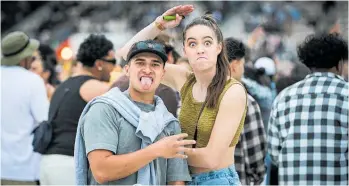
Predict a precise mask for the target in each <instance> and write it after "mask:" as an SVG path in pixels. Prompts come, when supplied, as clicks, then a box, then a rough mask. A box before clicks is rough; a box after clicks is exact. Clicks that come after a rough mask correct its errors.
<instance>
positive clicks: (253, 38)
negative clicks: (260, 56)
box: [247, 26, 265, 49]
mask: <svg viewBox="0 0 349 186" xmlns="http://www.w3.org/2000/svg"><path fill="white" fill-rule="evenodd" d="M264 35H265V32H264V29H263V27H261V26H258V27H257V28H255V29H254V30H253V31H252V32H251V34H250V36H249V37H248V40H247V47H248V48H250V49H254V48H255V45H256V43H257V42H258V40H259V39H260V38H262V37H264Z"/></svg>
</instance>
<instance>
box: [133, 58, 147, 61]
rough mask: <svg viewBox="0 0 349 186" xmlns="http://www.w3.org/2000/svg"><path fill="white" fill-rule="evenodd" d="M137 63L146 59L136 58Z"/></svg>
mask: <svg viewBox="0 0 349 186" xmlns="http://www.w3.org/2000/svg"><path fill="white" fill-rule="evenodd" d="M135 61H145V59H144V58H136V59H135Z"/></svg>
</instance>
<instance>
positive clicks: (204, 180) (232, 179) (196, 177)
mask: <svg viewBox="0 0 349 186" xmlns="http://www.w3.org/2000/svg"><path fill="white" fill-rule="evenodd" d="M191 176H192V181H190V182H187V183H186V184H187V185H241V183H240V180H239V175H238V173H237V172H236V170H235V167H234V165H231V166H230V167H228V168H224V169H219V170H215V171H210V172H204V173H199V174H192V175H191Z"/></svg>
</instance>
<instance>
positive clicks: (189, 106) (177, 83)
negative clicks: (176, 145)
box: [156, 15, 247, 185]
mask: <svg viewBox="0 0 349 186" xmlns="http://www.w3.org/2000/svg"><path fill="white" fill-rule="evenodd" d="M161 17H162V16H161ZM161 17H158V18H157V20H156V21H158V23H157V25H159V24H160V25H161V24H162V22H163V21H162V19H161ZM160 28H161V27H160ZM183 45H184V54H185V56H186V57H187V58H188V60H189V64H190V66H191V67H192V70H193V73H191V72H189V71H188V70H187V69H184V68H182V67H180V66H177V65H171V64H166V67H165V68H166V73H165V76H164V80H163V83H164V84H166V85H168V86H171V87H172V88H174V89H176V90H178V91H180V93H181V100H182V108H181V112H180V115H179V120H180V123H181V127H182V132H184V133H188V135H189V139H195V140H196V141H197V144H196V148H195V149H194V150H192V151H190V150H188V151H187V152H186V154H187V155H188V164H189V166H190V170H191V173H192V178H193V180H192V182H189V183H188V184H190V185H192V184H194V185H225V184H227V185H238V184H240V182H239V178H238V175H237V173H236V171H235V168H234V151H235V146H236V144H237V142H238V140H239V135H240V133H241V130H242V128H243V123H244V119H245V114H246V100H247V99H246V91H245V89H244V87H243V86H242V85H241V83H239V82H238V81H237V80H235V79H232V78H230V71H229V68H228V65H229V63H228V60H227V58H226V52H225V47H224V43H223V35H222V32H221V30H220V29H219V27H218V25H217V23H216V22H215V21H214V20H213V19H212V18H211V17H210V16H207V15H204V16H202V17H199V18H196V19H194V20H193V21H192V22H191V23H189V25H187V26H186V27H185V29H184V32H183ZM203 106H204V107H203ZM202 109H203V110H202ZM200 112H201V115H200V117H199V114H200ZM196 124H197V125H196Z"/></svg>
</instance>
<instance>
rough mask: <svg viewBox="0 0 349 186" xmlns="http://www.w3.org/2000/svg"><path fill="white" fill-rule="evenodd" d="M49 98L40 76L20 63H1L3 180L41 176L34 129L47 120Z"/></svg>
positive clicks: (26, 179) (37, 177)
mask: <svg viewBox="0 0 349 186" xmlns="http://www.w3.org/2000/svg"><path fill="white" fill-rule="evenodd" d="M48 107H49V103H48V99H47V94H46V90H45V85H44V81H43V80H42V79H41V77H40V76H38V75H36V74H34V73H32V72H30V71H28V70H26V69H24V68H22V67H19V66H1V123H0V126H1V179H7V180H16V181H34V180H38V179H39V167H40V154H38V153H34V152H33V147H32V141H33V134H32V131H33V129H34V128H35V127H36V126H38V124H39V122H41V121H43V120H47V117H48Z"/></svg>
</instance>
